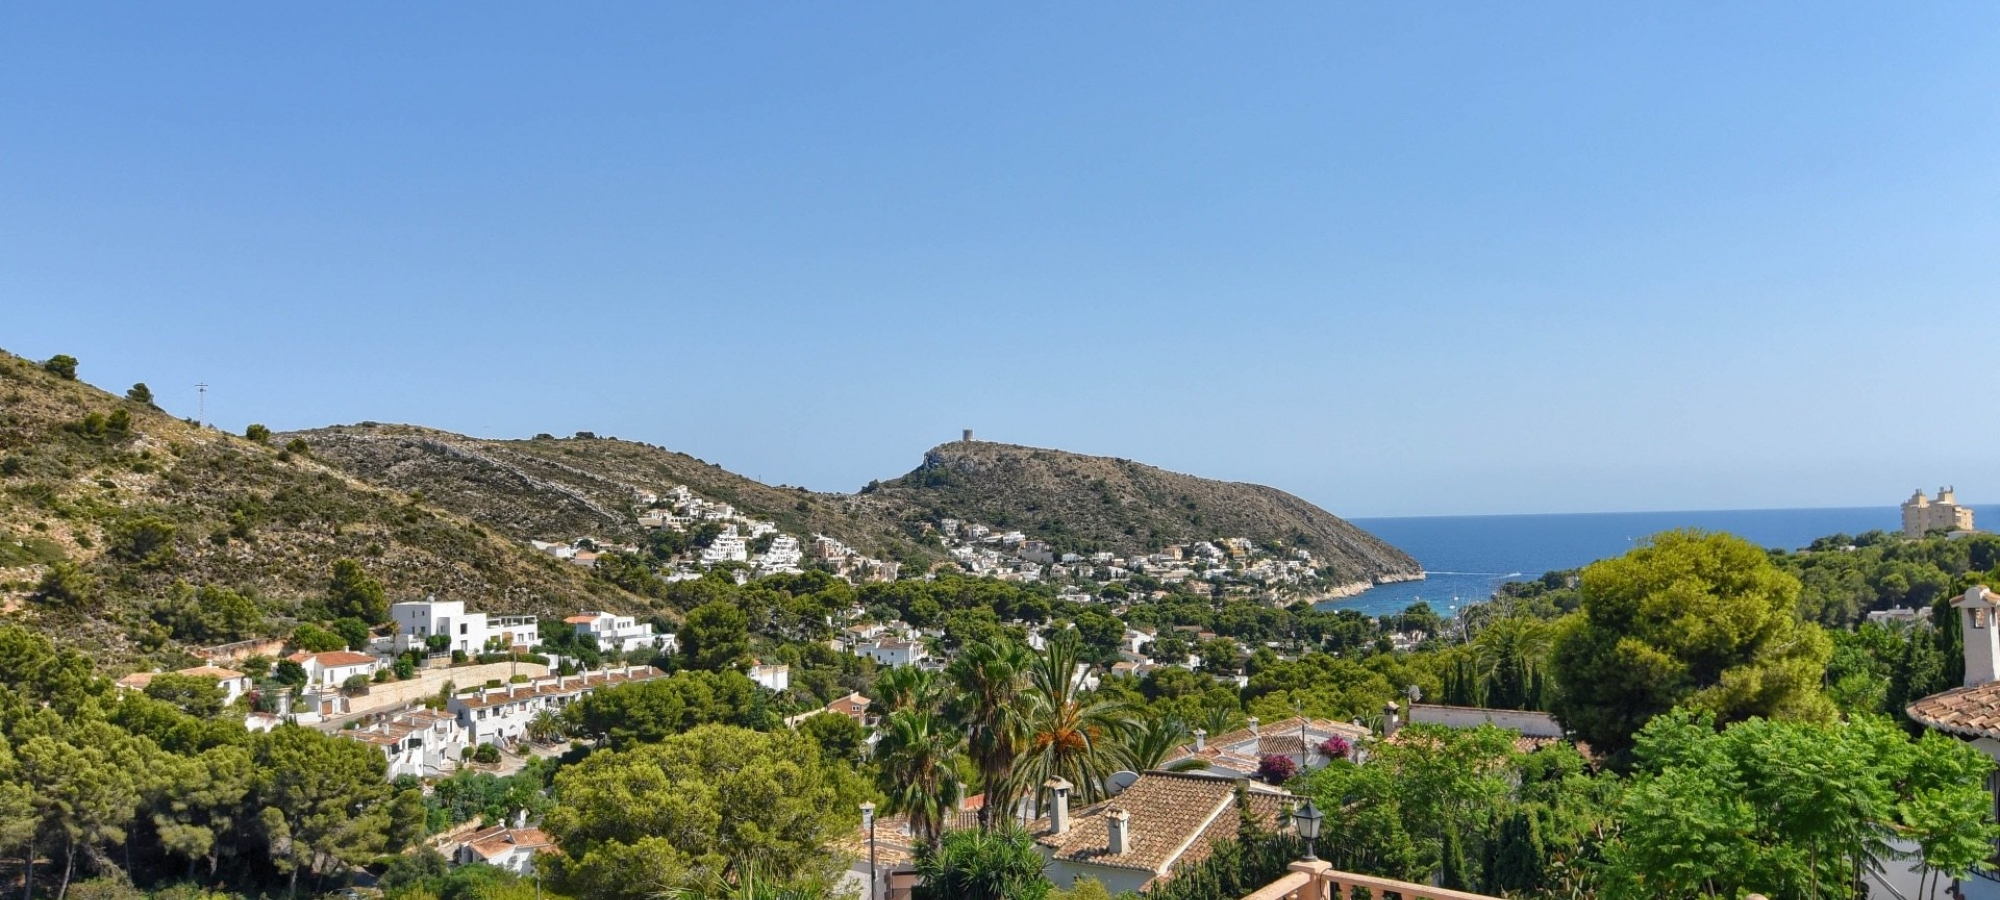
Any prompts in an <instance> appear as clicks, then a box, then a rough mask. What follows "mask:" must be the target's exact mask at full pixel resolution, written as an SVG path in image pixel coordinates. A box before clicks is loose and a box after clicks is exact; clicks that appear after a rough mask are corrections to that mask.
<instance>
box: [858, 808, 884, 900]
mask: <svg viewBox="0 0 2000 900" xmlns="http://www.w3.org/2000/svg"><path fill="white" fill-rule="evenodd" d="M861 827H863V828H866V829H868V900H876V898H877V897H879V896H881V895H880V894H879V893H878V892H877V891H876V890H875V872H876V868H875V801H873V800H868V801H863V802H862V804H861Z"/></svg>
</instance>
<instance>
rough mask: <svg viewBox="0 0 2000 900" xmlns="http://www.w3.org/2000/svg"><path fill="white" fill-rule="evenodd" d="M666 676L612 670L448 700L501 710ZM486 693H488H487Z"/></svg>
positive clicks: (646, 669)
mask: <svg viewBox="0 0 2000 900" xmlns="http://www.w3.org/2000/svg"><path fill="white" fill-rule="evenodd" d="M666 674H667V673H665V672H662V671H660V670H659V669H655V668H653V667H652V666H633V667H632V669H631V670H630V671H629V672H628V671H626V670H624V669H615V670H612V671H609V672H590V673H587V674H583V675H565V676H550V677H548V678H538V679H535V680H534V681H530V682H527V683H525V684H513V685H504V686H502V687H497V688H488V689H487V690H486V691H482V692H480V693H478V694H466V695H462V696H458V697H453V698H452V699H453V700H454V701H456V702H458V703H460V704H463V705H464V706H466V707H468V708H471V709H479V708H481V707H492V706H503V705H505V704H508V703H514V702H523V701H527V700H530V699H533V698H535V697H561V696H564V695H568V694H581V693H584V692H585V691H594V690H596V689H598V688H602V687H611V686H613V685H620V684H626V683H629V682H634V681H650V680H652V679H655V678H660V677H663V676H665V675H666ZM489 692H490V693H489Z"/></svg>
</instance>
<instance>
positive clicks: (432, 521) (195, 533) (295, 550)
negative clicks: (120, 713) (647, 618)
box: [0, 352, 644, 661]
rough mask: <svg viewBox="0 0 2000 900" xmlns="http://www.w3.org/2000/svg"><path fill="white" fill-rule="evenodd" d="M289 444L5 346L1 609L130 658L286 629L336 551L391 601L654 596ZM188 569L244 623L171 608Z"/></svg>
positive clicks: (499, 608) (611, 602) (509, 607)
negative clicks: (237, 607) (114, 388)
mask: <svg viewBox="0 0 2000 900" xmlns="http://www.w3.org/2000/svg"><path fill="white" fill-rule="evenodd" d="M282 444H283V441H275V440H274V441H272V442H271V443H270V444H262V443H256V442H253V441H250V440H247V439H244V438H241V437H236V436H233V435H227V434H223V433H220V432H218V431H216V430H214V429H212V428H202V427H197V426H195V425H192V424H189V423H187V422H184V421H182V420H180V419H176V418H174V417H173V416H170V415H168V414H166V413H164V412H161V411H159V410H157V409H155V408H153V407H152V406H151V405H150V404H146V403H141V402H134V401H132V400H127V399H122V398H120V397H117V396H114V395H112V394H108V393H106V392H104V391H101V390H98V389H97V388H94V387H91V386H90V385H88V384H86V383H83V382H80V381H74V380H68V379H65V378H62V377H59V376H58V375H56V374H53V373H51V372H49V371H46V370H45V369H44V368H43V367H42V366H41V365H38V364H36V363H33V362H29V361H27V360H24V359H21V358H19V357H15V356H12V355H10V354H6V353H4V352H0V609H4V610H5V615H7V616H8V617H10V618H15V619H19V620H25V621H27V622H29V623H31V624H34V625H37V626H39V627H42V628H43V629H45V630H47V631H48V632H50V633H51V634H54V635H57V636H58V637H59V638H60V639H63V640H67V641H70V642H73V643H75V644H78V645H80V646H82V647H84V648H85V649H87V650H90V651H91V652H93V653H95V654H97V655H99V656H100V657H103V658H106V659H108V660H111V661H133V660H135V659H136V658H137V657H141V656H154V657H156V658H158V659H161V660H171V659H173V658H177V656H178V653H177V651H179V650H183V649H185V648H186V647H187V646H189V645H190V644H197V643H204V642H219V641H218V640H217V639H218V638H223V637H253V636H263V635H276V634H283V633H286V632H287V631H288V630H289V628H290V627H291V624H292V620H293V618H294V617H296V616H297V615H299V613H300V612H301V607H302V606H307V605H309V604H312V603H314V602H315V601H317V600H318V599H320V598H321V597H322V596H324V594H325V592H326V590H327V583H328V578H329V573H330V571H331V568H332V564H333V563H334V561H336V560H339V559H343V558H351V559H355V560H358V561H359V562H360V563H361V564H362V566H363V567H364V569H365V570H366V571H367V573H368V574H369V575H370V576H372V577H373V578H375V579H376V580H378V581H380V582H381V583H382V585H383V586H384V588H385V589H386V592H387V594H388V597H389V599H390V600H391V601H395V600H399V599H405V598H414V597H421V596H424V595H426V594H432V593H435V594H437V595H439V596H440V597H448V598H452V599H463V600H465V601H467V602H468V603H470V604H475V605H476V606H477V607H478V608H481V609H485V610H490V611H493V612H500V613H509V612H513V613H521V612H534V613H543V614H548V613H558V612H564V611H573V610H574V609H576V608H577V607H579V606H593V605H604V606H610V607H612V608H617V609H632V610H637V609H638V608H640V607H641V606H642V604H643V602H644V601H642V600H640V599H639V598H637V597H634V596H632V595H630V594H627V593H625V592H623V591H621V590H618V589H617V588H615V587H613V586H611V585H608V584H606V583H604V582H602V581H599V580H595V579H592V578H589V577H588V576H587V575H586V574H585V573H583V572H581V571H579V570H577V569H576V567H574V566H569V565H567V564H564V563H562V562H560V561H557V560H554V559H550V558H546V557H542V556H540V555H538V554H535V553H533V552H532V551H530V550H528V549H527V548H526V547H524V546H521V545H520V544H518V543H516V542H515V541H513V540H510V539H509V538H508V537H506V536H503V535H501V534H498V533H496V532H495V531H494V530H491V529H489V528H487V527H484V526H481V525H479V524H475V523H473V522H470V521H467V520H466V519H464V518H461V517H459V516H457V515H454V514H452V513H450V512H448V511H445V510H442V509H440V508H438V507H437V506H434V505H431V504H428V503H424V502H421V501H418V500H413V499H412V498H411V497H410V496H408V495H404V494H399V493H395V492H391V491H388V490H384V489H381V488H378V487H373V486H370V485H368V484H365V483H363V482H361V481H359V480H357V479H355V478H353V477H351V476H349V475H347V474H345V473H344V472H343V471H342V470H340V469H339V468H336V467H334V466H330V465H327V464H325V463H323V462H321V461H319V460H316V459H313V458H311V457H310V456H308V455H303V454H296V453H292V452H289V451H286V450H284V449H281V445H282ZM72 567H73V569H74V571H73V573H72V574H71V577H70V579H69V581H70V584H69V586H70V587H72V588H74V591H68V592H65V591H58V592H56V593H57V594H58V595H59V596H56V597H52V598H50V597H45V598H38V597H37V596H36V595H37V593H38V588H39V587H40V586H42V584H43V582H44V580H45V579H46V578H47V577H48V575H49V573H50V572H51V571H60V572H64V573H71V569H72ZM182 584H185V585H187V586H189V587H190V588H200V587H211V588H226V589H228V590H230V591H234V592H237V593H240V594H243V595H247V596H249V597H250V598H251V599H252V600H253V602H254V603H255V604H256V606H257V609H258V612H259V613H260V616H259V617H258V619H257V620H256V621H255V622H254V623H253V624H251V625H249V626H247V627H244V628H242V629H240V630H241V631H243V632H248V633H240V634H215V633H211V632H207V631H204V630H201V629H193V630H192V631H191V630H190V629H189V628H187V627H186V626H185V624H184V623H183V620H184V619H186V618H187V617H186V616H185V615H180V614H176V613H175V612H174V610H173V607H175V606H177V605H178V606H183V607H184V606H185V605H186V604H187V602H188V601H187V600H186V599H185V593H186V590H185V589H182V588H180V587H179V585H182ZM44 593H46V592H44ZM196 602H199V601H196ZM177 628H178V630H177Z"/></svg>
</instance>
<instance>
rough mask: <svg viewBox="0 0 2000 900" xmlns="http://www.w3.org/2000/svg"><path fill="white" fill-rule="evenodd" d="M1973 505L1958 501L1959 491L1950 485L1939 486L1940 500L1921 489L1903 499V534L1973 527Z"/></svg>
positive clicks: (1962, 529)
mask: <svg viewBox="0 0 2000 900" xmlns="http://www.w3.org/2000/svg"><path fill="white" fill-rule="evenodd" d="M1971 530H1973V529H1972V507H1970V506H1960V505H1958V494H1957V492H1956V491H1954V490H1952V489H1951V488H1948V487H1941V488H1938V496H1937V499H1936V500H1932V499H1930V498H1929V497H1926V496H1924V492H1923V491H1922V490H1921V489H1919V490H1918V491H1917V492H1916V493H1915V494H1913V495H1911V497H1910V499H1908V500H1905V501H1903V535H1904V536H1905V537H1923V536H1924V535H1926V534H1929V533H1930V532H1933V531H1944V532H1952V531H1971Z"/></svg>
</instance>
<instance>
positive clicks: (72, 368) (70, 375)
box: [42, 353, 82, 887]
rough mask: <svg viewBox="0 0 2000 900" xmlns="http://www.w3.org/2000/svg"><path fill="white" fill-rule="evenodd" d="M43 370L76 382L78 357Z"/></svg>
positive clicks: (57, 359) (59, 358)
mask: <svg viewBox="0 0 2000 900" xmlns="http://www.w3.org/2000/svg"><path fill="white" fill-rule="evenodd" d="M42 368H43V369H46V370H48V372H49V373H50V374H53V375H55V376H56V377H57V378H61V379H63V380H65V381H75V380H76V357H74V356H71V355H69V354H67V353H58V354H56V355H54V356H51V357H49V359H48V362H45V363H42ZM78 887H82V885H78Z"/></svg>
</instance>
